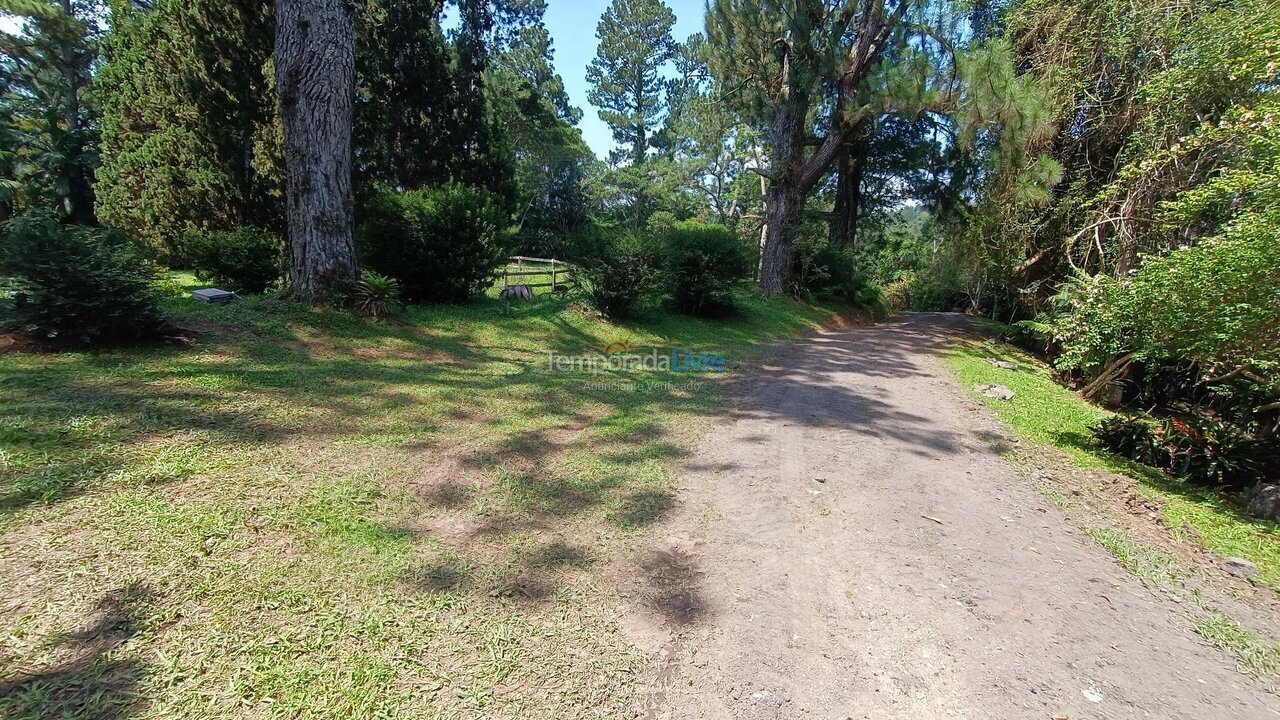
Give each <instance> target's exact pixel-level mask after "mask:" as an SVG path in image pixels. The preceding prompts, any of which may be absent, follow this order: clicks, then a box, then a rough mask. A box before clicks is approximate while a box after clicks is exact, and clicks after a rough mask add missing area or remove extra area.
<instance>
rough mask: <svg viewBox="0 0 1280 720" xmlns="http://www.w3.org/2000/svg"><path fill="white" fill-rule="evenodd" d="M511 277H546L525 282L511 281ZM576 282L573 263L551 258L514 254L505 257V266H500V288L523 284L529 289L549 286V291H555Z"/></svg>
mask: <svg viewBox="0 0 1280 720" xmlns="http://www.w3.org/2000/svg"><path fill="white" fill-rule="evenodd" d="M512 278H531V279H538V278H546V279H545V280H543V281H541V282H525V281H522V280H516V281H515V282H512ZM577 284H578V279H577V276H576V273H575V268H574V266H573V265H571V264H569V263H567V262H565V261H563V260H555V259H552V258H535V257H524V256H522V255H516V256H513V257H511V258H508V259H507V265H506V267H504V268H502V289H503V290H506V289H507V288H508V287H511V286H513V285H523V286H525V287H527V288H529V289H530V291H532V290H534V289H536V288H547V287H549V288H551V292H557V291H559V289H560V288H565V289H566V290H567V289H569V288H571V287H574V286H576V285H577Z"/></svg>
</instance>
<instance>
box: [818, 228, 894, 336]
mask: <svg viewBox="0 0 1280 720" xmlns="http://www.w3.org/2000/svg"><path fill="white" fill-rule="evenodd" d="M797 255H798V261H797V264H798V272H800V273H802V277H803V278H804V280H803V282H804V285H803V290H804V291H806V292H811V293H817V294H825V295H831V296H833V297H837V298H839V299H841V300H844V301H845V302H847V303H849V304H850V305H852V306H853V307H855V308H858V309H859V310H863V311H865V312H867V313H869V314H871V315H872V316H873V317H884V316H886V315H888V314H889V312H890V310H891V308H890V306H889V302H888V301H887V300H886V299H885V296H884V291H882V290H881V289H880V286H878V285H876V284H875V283H874V282H872V281H871V280H870V279H869V278H867V276H865V275H863V274H862V273H861V272H859V271H858V261H857V257H856V256H855V254H854V252H853V250H852V249H851V248H847V247H838V246H834V245H832V244H830V243H829V242H828V241H827V240H826V238H825V237H821V238H820V239H819V240H818V241H817V243H816V244H814V245H810V246H807V247H806V246H804V245H802V246H801V247H800V249H799V251H798V253H797Z"/></svg>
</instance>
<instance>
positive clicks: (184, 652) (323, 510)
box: [0, 275, 833, 718]
mask: <svg viewBox="0 0 1280 720" xmlns="http://www.w3.org/2000/svg"><path fill="white" fill-rule="evenodd" d="M168 285H169V288H170V290H171V292H172V297H171V299H170V300H168V301H166V314H167V315H168V316H169V317H170V318H171V319H172V320H173V321H174V322H175V323H177V324H179V325H183V326H187V327H190V328H193V329H195V330H198V331H199V335H198V337H197V339H196V340H195V341H194V343H192V344H190V345H189V346H185V345H172V346H163V347H146V348H132V349H118V350H111V351H103V352H74V353H60V354H22V353H10V354H4V355H0V388H3V392H2V393H0V543H2V544H3V546H4V547H5V552H4V553H3V555H0V586H3V587H5V588H6V589H7V590H6V603H5V607H4V609H3V610H0V624H2V628H3V631H0V716H3V717H6V718H43V717H65V718H90V717H103V716H121V715H126V714H128V715H131V716H136V717H144V718H145V717H166V718H168V717H179V718H201V717H227V716H237V717H308V718H328V717H333V718H340V717H341V718H345V717H356V716H358V717H409V716H413V717H440V718H454V717H457V718H461V717H513V718H514V717H520V718H524V717H570V716H571V717H602V718H604V717H618V716H623V715H626V714H627V713H628V712H629V711H630V710H631V709H632V707H633V706H634V704H635V701H636V697H635V696H636V693H637V689H636V682H637V677H638V674H639V672H640V671H641V670H642V669H643V668H644V666H645V663H646V661H647V660H646V658H645V656H644V655H643V654H642V653H640V652H639V651H638V650H636V649H635V648H633V647H632V646H631V645H629V644H628V643H627V642H626V640H625V639H624V638H623V636H622V634H621V632H620V630H619V629H618V626H617V622H618V618H617V617H616V616H615V615H614V612H615V611H614V610H613V609H612V608H613V607H616V602H615V600H616V598H615V597H614V596H613V593H614V588H615V587H616V586H617V582H618V581H617V577H616V573H617V569H618V567H619V560H620V558H622V557H625V554H626V552H627V550H628V549H629V548H631V547H634V546H635V545H636V544H637V543H639V542H642V541H643V539H644V538H645V532H646V528H648V527H649V526H651V525H652V524H653V523H655V522H658V521H660V520H661V519H662V518H664V517H665V516H666V515H667V514H669V513H670V512H671V509H672V508H673V506H674V501H675V494H674V491H675V487H674V479H673V477H672V472H671V469H670V468H671V465H672V463H673V461H675V460H678V459H679V458H681V457H683V456H685V455H686V454H687V453H688V452H689V450H690V448H691V446H692V443H693V442H694V441H695V440H696V438H697V437H698V435H699V434H700V432H702V430H704V429H705V428H707V427H709V425H710V420H709V418H712V417H714V416H715V414H716V413H717V412H718V411H719V406H718V403H717V398H718V397H719V393H720V390H719V389H718V388H719V387H720V386H721V385H722V383H723V380H724V379H725V378H724V377H720V376H716V377H706V378H700V379H702V380H705V382H706V386H705V387H704V388H703V389H702V390H700V391H697V392H688V391H685V390H681V389H678V388H671V387H668V386H667V385H666V384H665V383H664V382H658V383H633V382H630V381H632V380H637V379H650V376H648V375H641V374H640V373H634V372H633V373H612V374H606V375H604V376H590V375H587V374H585V373H573V372H552V371H549V370H548V369H547V368H546V355H545V353H546V351H547V350H555V351H560V352H570V353H578V352H582V351H584V350H587V349H589V348H600V347H603V346H606V345H608V344H611V343H614V344H617V343H621V344H625V345H633V346H649V345H656V346H660V347H671V346H675V347H682V348H683V347H689V348H691V349H694V350H703V351H711V352H717V353H721V354H724V355H726V356H727V357H728V358H729V360H730V362H731V363H740V362H744V361H749V359H750V358H751V357H752V356H753V355H756V354H758V353H760V352H762V351H763V350H764V349H765V348H767V347H768V346H769V344H770V343H771V342H773V341H777V340H781V339H785V338H790V337H794V336H797V335H800V334H803V333H807V332H810V331H811V330H812V329H813V328H815V327H816V326H817V325H818V324H820V323H822V322H824V321H826V320H828V319H829V318H830V317H831V316H832V314H833V312H832V310H830V309H824V308H817V307H810V306H806V305H802V304H799V303H795V302H792V301H789V300H782V299H765V298H762V297H760V296H756V295H746V296H744V298H743V304H742V309H741V312H740V313H739V314H737V315H735V316H733V317H730V318H726V319H723V320H714V321H713V320H701V319H696V318H688V317H682V316H674V315H669V314H665V313H662V312H660V311H659V310H657V309H652V308H651V309H650V310H648V311H647V312H646V313H645V314H643V315H641V316H640V317H639V318H638V319H636V320H634V321H631V322H627V323H610V322H605V321H603V320H601V319H599V318H598V317H596V316H595V315H594V314H592V313H590V312H589V311H586V310H585V309H584V308H582V307H580V306H579V305H577V304H575V303H574V302H572V301H571V300H570V299H568V298H565V297H551V296H549V295H543V294H540V295H539V296H538V298H537V299H536V300H535V301H533V302H531V303H505V302H500V301H498V300H495V299H492V298H485V299H481V300H479V301H477V302H475V303H474V304H471V305H466V306H460V307H415V308H410V309H409V310H408V311H407V312H406V313H405V314H404V315H403V316H402V317H400V318H398V319H396V320H395V321H390V322H367V321H364V320H362V319H359V318H356V317H353V316H352V315H350V314H347V313H344V312H339V311H332V310H314V309H311V308H308V307H304V306H301V305H298V304H295V303H293V302H289V301H286V300H281V299H275V298H268V297H263V298H247V299H245V300H244V301H242V302H238V303H236V304H233V305H230V306H225V307H210V306H203V305H199V304H196V303H195V302H193V301H191V300H189V299H187V298H186V297H185V294H186V292H187V291H189V290H190V289H191V288H192V287H194V286H195V282H194V279H193V278H191V277H190V276H184V275H175V276H173V277H172V278H171V279H170V282H169V283H168ZM663 379H664V380H665V379H667V378H663ZM679 379H680V380H682V381H683V380H685V378H679Z"/></svg>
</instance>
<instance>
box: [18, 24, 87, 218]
mask: <svg viewBox="0 0 1280 720" xmlns="http://www.w3.org/2000/svg"><path fill="white" fill-rule="evenodd" d="M5 10H7V11H10V12H15V13H18V17H20V18H21V19H22V20H23V25H24V27H23V30H22V31H21V32H19V33H17V34H10V33H0V140H2V141H3V142H2V144H0V147H2V148H3V152H2V153H0V165H3V175H4V177H3V178H2V179H0V202H4V203H5V204H6V205H7V206H8V207H7V208H6V209H7V210H8V211H9V212H13V211H17V210H25V209H30V208H48V209H56V210H57V211H58V212H60V213H61V214H62V215H64V216H65V217H67V218H68V219H70V220H71V221H72V222H77V223H82V224H92V223H94V222H96V218H95V216H94V211H93V174H94V168H95V167H96V165H97V139H98V133H97V129H96V115H97V109H96V107H95V105H94V103H93V93H92V86H93V71H94V67H95V64H96V62H97V58H98V50H97V45H98V36H99V30H98V27H97V20H96V17H97V16H98V15H99V14H100V11H101V8H100V7H99V6H98V4H97V3H96V2H93V1H92V0H75V1H73V0H28V1H27V2H21V3H7V4H6V5H5Z"/></svg>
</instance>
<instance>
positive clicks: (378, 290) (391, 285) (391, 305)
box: [352, 270, 400, 318]
mask: <svg viewBox="0 0 1280 720" xmlns="http://www.w3.org/2000/svg"><path fill="white" fill-rule="evenodd" d="M352 299H353V300H354V302H355V306H356V310H359V311H360V312H361V313H363V314H364V315H365V316H366V317H371V318H379V317H383V316H386V315H389V314H391V312H392V310H394V309H395V308H396V307H397V306H399V305H400V281H399V280H396V279H395V278H390V277H387V276H386V275H381V274H379V273H376V272H373V271H372V270H365V271H363V272H361V273H360V280H359V281H358V282H357V283H356V289H355V293H354V296H353V298H352Z"/></svg>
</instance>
